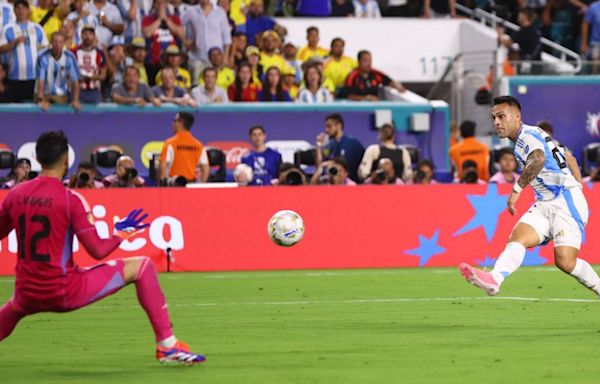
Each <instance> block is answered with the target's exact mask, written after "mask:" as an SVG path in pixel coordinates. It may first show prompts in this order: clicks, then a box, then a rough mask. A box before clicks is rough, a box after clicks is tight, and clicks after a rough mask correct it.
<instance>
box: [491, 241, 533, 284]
mask: <svg viewBox="0 0 600 384" xmlns="http://www.w3.org/2000/svg"><path fill="white" fill-rule="evenodd" d="M525 251H526V249H525V247H524V246H523V244H521V243H517V242H516V241H511V242H510V243H508V244H506V248H504V251H503V252H502V253H501V254H500V256H498V260H496V264H494V269H492V276H493V277H494V280H496V282H497V283H498V285H500V284H502V282H503V281H504V279H505V278H507V277H508V276H509V275H510V274H511V273H513V272H514V271H516V270H517V269H518V268H519V267H520V266H521V264H522V263H523V259H524V258H525Z"/></svg>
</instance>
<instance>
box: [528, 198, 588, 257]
mask: <svg viewBox="0 0 600 384" xmlns="http://www.w3.org/2000/svg"><path fill="white" fill-rule="evenodd" d="M588 216H589V210H588V205H587V201H586V200H585V196H584V195H583V191H582V189H581V188H571V189H568V190H564V191H563V193H562V194H561V195H560V196H559V197H557V198H556V199H554V200H550V201H537V202H536V203H535V204H533V205H532V206H531V208H529V211H528V212H527V213H526V214H524V215H523V217H521V219H520V220H519V223H525V224H529V225H530V226H532V227H533V229H535V231H536V232H537V234H538V236H539V237H540V244H546V243H548V242H549V241H550V240H553V239H554V247H564V246H566V247H573V248H577V249H579V248H580V247H581V243H582V241H583V238H584V236H585V235H584V231H585V226H586V224H587V222H588Z"/></svg>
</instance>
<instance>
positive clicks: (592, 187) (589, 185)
mask: <svg viewBox="0 0 600 384" xmlns="http://www.w3.org/2000/svg"><path fill="white" fill-rule="evenodd" d="M588 188H589V189H594V183H592V182H591V181H588Z"/></svg>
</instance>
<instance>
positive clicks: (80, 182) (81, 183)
mask: <svg viewBox="0 0 600 384" xmlns="http://www.w3.org/2000/svg"><path fill="white" fill-rule="evenodd" d="M89 181H90V174H89V173H87V172H79V173H78V174H77V188H83V187H85V186H86V185H87V183H88V182H89Z"/></svg>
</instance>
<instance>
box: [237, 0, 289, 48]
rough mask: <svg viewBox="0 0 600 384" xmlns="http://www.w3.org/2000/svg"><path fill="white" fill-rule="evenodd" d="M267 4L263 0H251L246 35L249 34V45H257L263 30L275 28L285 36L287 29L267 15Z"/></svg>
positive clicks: (280, 34)
mask: <svg viewBox="0 0 600 384" xmlns="http://www.w3.org/2000/svg"><path fill="white" fill-rule="evenodd" d="M264 13H265V5H264V3H263V0H251V1H250V6H249V7H248V16H247V17H246V36H248V45H256V36H257V35H259V36H260V35H262V33H263V32H266V31H268V30H274V31H275V32H277V33H278V34H279V36H285V35H286V34H287V30H286V29H285V27H283V26H282V25H280V24H277V23H276V22H275V20H274V19H272V18H271V17H269V16H265V14H264Z"/></svg>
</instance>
